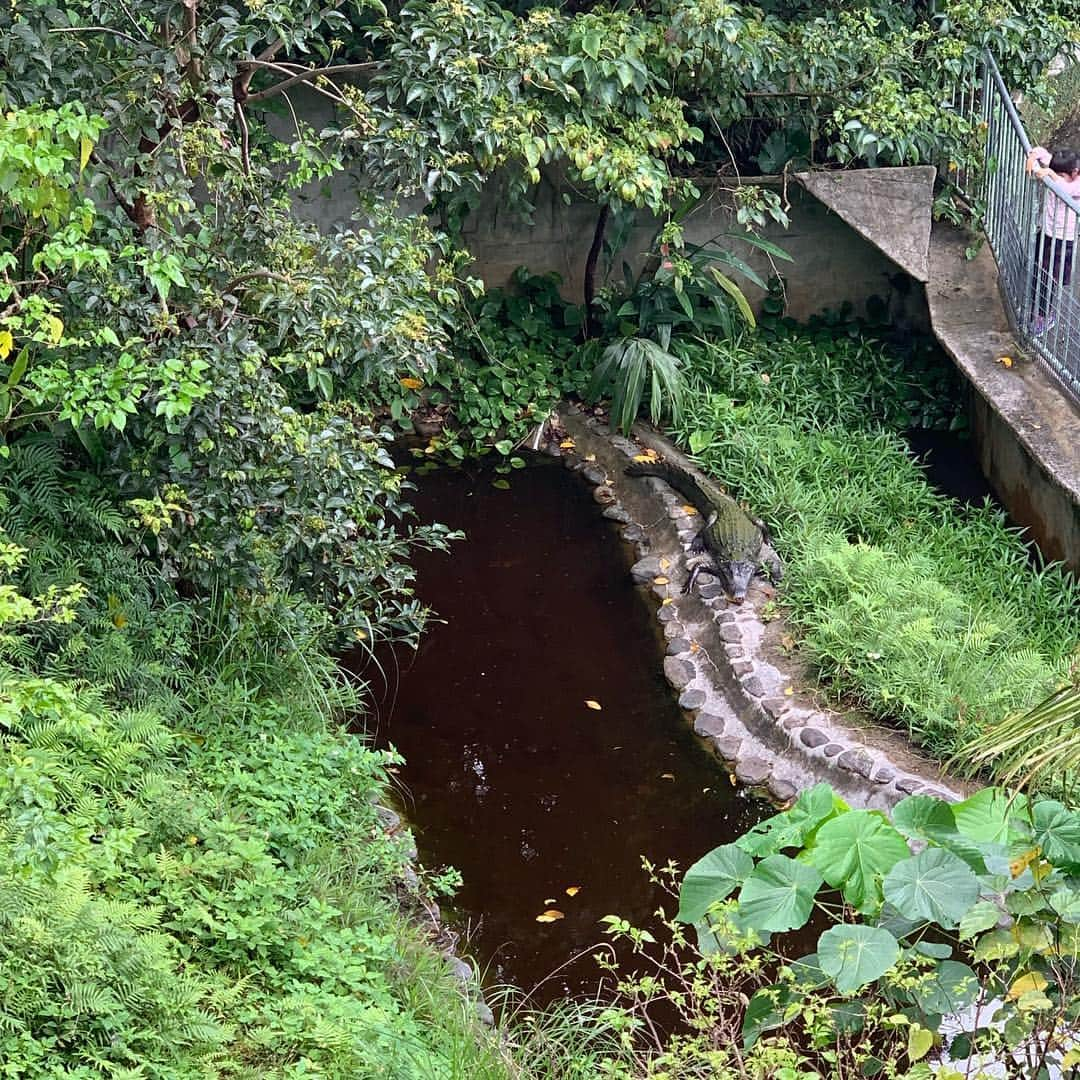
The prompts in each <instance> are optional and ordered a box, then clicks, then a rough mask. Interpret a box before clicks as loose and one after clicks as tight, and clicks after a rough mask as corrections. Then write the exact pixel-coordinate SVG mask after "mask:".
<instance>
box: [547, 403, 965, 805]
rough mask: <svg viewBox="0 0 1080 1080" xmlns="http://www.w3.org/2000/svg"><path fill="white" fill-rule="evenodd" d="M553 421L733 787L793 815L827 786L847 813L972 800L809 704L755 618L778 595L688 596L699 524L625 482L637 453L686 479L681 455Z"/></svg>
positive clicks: (570, 416)
mask: <svg viewBox="0 0 1080 1080" xmlns="http://www.w3.org/2000/svg"><path fill="white" fill-rule="evenodd" d="M553 421H554V423H555V425H556V427H557V428H558V429H560V430H561V431H563V432H565V437H563V436H560V437H559V438H556V439H554V440H552V441H550V442H548V443H547V445H546V447H545V452H546V453H547V454H549V455H551V456H556V457H561V458H563V460H564V462H565V464H566V466H567V468H571V469H574V470H576V471H579V472H580V473H581V475H582V476H583V477H584V479H585V480H586V481H587V482H588V483H589V484H591V485H592V487H593V497H594V499H595V500H596V501H597V503H598V504H600V505H601V506H603V507H604V510H603V511H602V513H603V517H605V518H607V519H608V520H610V521H613V522H616V523H617V524H619V525H622V526H623V528H622V538H623V539H624V540H625V541H627V542H628V543H630V544H632V545H634V547H635V549H636V552H637V557H638V558H637V562H636V563H634V565H633V567H632V568H631V573H632V574H633V576H634V579H635V580H636V581H637V582H638V583H639V584H641V585H643V586H649V587H651V589H652V592H653V594H654V596H656V598H657V599H658V600H659V602H660V604H659V607H658V608H657V610H656V618H657V620H658V621H659V622H660V624H661V626H662V630H663V635H664V638H665V639H666V640H667V655H666V656H665V658H664V675H665V676H666V678H667V681H668V682H669V683H670V684H671V686H672V688H673V689H674V690H675V692H676V693H678V695H679V699H678V700H679V705H680V706H681V707H682V708H683V709H684V710H685V711H686V712H687V713H688V714H690V716H691V717H692V718H693V725H694V731H695V732H696V733H697V734H698V735H699V736H701V737H702V738H703V739H704V740H705V741H706V742H707V743H708V744H709V745H710V747H711V748H712V749H713V751H714V752H715V753H716V754H717V756H718V757H720V758H721V759H722V760H723V761H724V762H725V763H726V764H727V765H729V766H730V767H731V769H732V770H733V772H734V775H735V778H736V779H737V780H738V781H739V782H740V783H742V784H744V785H746V786H748V787H754V788H760V789H764V790H766V791H767V792H768V793H769V795H770V796H771V797H772V798H773V799H774V800H775V801H777V802H779V803H788V802H790V801H791V800H792V799H794V798H795V796H796V795H797V794H798V793H799V792H800V791H802V790H803V789H805V788H807V787H811V786H812V785H813V784H815V783H817V782H819V781H822V780H824V781H826V782H828V783H829V784H830V785H832V787H833V788H834V789H835V790H836V792H837V793H838V794H839V795H840V796H841V797H842V798H844V799H846V800H847V801H848V802H850V803H852V804H853V805H858V806H862V807H876V808H879V809H890V808H891V807H892V806H894V805H895V804H896V803H897V802H899V801H900V800H901V799H903V798H905V797H906V796H908V795H911V794H914V793H916V792H918V793H920V794H923V795H933V796H936V797H938V798H943V799H949V800H958V799H961V798H963V797H964V796H965V795H966V794H968V793H969V791H970V786H969V785H967V784H964V783H962V782H960V781H957V780H956V779H955V778H951V777H946V776H944V774H943V773H942V772H941V770H940V769H938V768H937V767H936V766H935V765H934V764H933V763H932V762H929V761H927V760H926V759H924V758H920V757H918V756H917V754H916V753H915V752H914V750H913V749H912V747H911V746H910V744H908V743H907V740H906V739H904V738H903V736H901V735H900V734H899V733H897V732H892V731H887V730H884V729H880V728H872V727H870V726H869V725H867V726H866V727H865V728H860V727H858V726H855V724H854V723H853V720H852V718H851V717H845V716H844V715H842V714H840V713H838V712H835V711H832V710H829V709H825V708H823V707H822V706H821V705H820V704H819V703H817V702H815V701H814V700H813V698H812V696H811V694H810V693H809V692H808V690H807V689H806V688H805V687H801V686H800V683H799V679H800V676H799V675H798V674H797V673H794V672H793V671H792V670H791V669H790V668H789V670H784V669H783V668H782V667H781V666H778V665H780V664H783V658H782V655H780V653H781V651H780V650H778V649H771V648H769V647H768V642H767V628H766V622H765V621H764V620H763V619H762V617H761V611H762V607H763V605H764V604H765V603H767V602H768V601H769V600H770V599H771V598H772V596H773V595H775V590H774V589H773V588H772V587H771V586H769V585H767V584H766V583H765V582H763V581H761V580H760V579H755V581H754V583H753V585H752V586H751V588H750V591H749V594H748V596H747V599H746V601H745V602H744V603H743V604H741V605H735V604H731V603H729V602H728V600H727V599H726V597H725V596H724V592H723V589H722V588H721V587H720V585H719V584H718V583H715V582H714V580H713V579H712V578H710V577H704V578H701V579H699V582H698V584H697V585H696V586H695V589H694V592H693V593H692V594H689V595H683V593H682V587H683V583H684V582H685V580H686V574H687V566H686V559H687V557H688V556H690V543H691V541H692V539H693V537H694V534H695V533H696V532H697V530H698V529H699V528H700V526H701V518H700V516H698V515H697V514H692V513H690V512H688V510H687V509H686V508H685V503H686V500H685V499H684V498H683V497H682V496H681V495H679V494H677V493H675V492H673V491H672V489H671V488H670V487H668V485H667V484H666V483H665V482H664V481H662V480H659V479H657V478H654V477H648V478H633V477H629V476H626V475H625V474H624V471H623V470H624V469H625V468H626V466H627V465H628V464H629V463H630V462H631V460H632V459H633V457H634V456H635V455H637V454H640V453H641V452H642V449H643V448H645V449H652V450H654V451H656V453H658V454H659V455H660V456H661V457H663V458H665V459H666V460H668V461H671V462H673V463H675V464H678V465H681V466H682V467H684V468H689V469H691V470H693V469H694V466H693V464H692V463H691V462H690V461H689V459H688V458H687V457H686V456H685V455H684V454H682V453H681V452H680V451H678V450H677V449H676V448H675V447H674V446H672V445H671V444H670V443H669V442H668V441H667V440H666V439H664V438H663V437H662V436H660V435H659V434H657V433H656V432H655V431H653V430H651V429H649V428H646V427H645V426H643V425H640V424H638V425H635V427H634V430H633V434H634V437H635V439H636V440H637V442H634V441H631V440H630V439H627V438H624V437H623V436H621V435H616V434H612V433H611V432H610V431H609V429H608V427H607V426H606V424H604V423H602V422H601V421H600V420H598V419H597V418H595V417H593V416H589V415H588V414H587V413H586V412H585V411H583V410H581V409H579V408H578V407H577V406H574V405H565V406H563V407H562V408H561V410H560V411H559V412H558V413H557V415H556V416H555V417H553ZM770 621H772V622H779V621H780V620H770ZM791 667H792V668H793V667H794V665H791ZM803 681H804V682H805V679H804V680H803Z"/></svg>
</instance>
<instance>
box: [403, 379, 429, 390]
mask: <svg viewBox="0 0 1080 1080" xmlns="http://www.w3.org/2000/svg"><path fill="white" fill-rule="evenodd" d="M398 382H399V383H401V385H402V386H404V387H405V389H406V390H419V389H420V387H421V386H423V385H424V382H423V380H422V379H412V378H406V379H398Z"/></svg>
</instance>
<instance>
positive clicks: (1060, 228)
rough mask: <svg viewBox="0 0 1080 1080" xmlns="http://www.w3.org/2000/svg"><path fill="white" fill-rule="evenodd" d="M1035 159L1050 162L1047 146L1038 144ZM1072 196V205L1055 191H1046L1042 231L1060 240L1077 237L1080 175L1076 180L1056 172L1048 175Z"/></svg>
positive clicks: (1044, 162) (1042, 162) (1039, 161)
mask: <svg viewBox="0 0 1080 1080" xmlns="http://www.w3.org/2000/svg"><path fill="white" fill-rule="evenodd" d="M1031 152H1032V153H1033V154H1034V155H1035V160H1036V161H1038V163H1039V164H1040V165H1044V166H1048V165H1049V164H1050V156H1051V155H1050V151H1049V150H1047V149H1046V148H1045V147H1042V146H1036V147H1035V149H1034V150H1032V151H1031ZM1047 179H1048V180H1053V181H1054V182H1055V184H1056V185H1057V186H1058V187H1059V188H1061V189H1063V190H1064V191H1065V192H1066V193H1067V194H1068V195H1070V196H1071V197H1072V200H1073V204H1074V205H1072V206H1070V205H1069V204H1068V203H1067V202H1066V201H1065V200H1064V199H1062V198H1059V197H1058V195H1057V194H1056V193H1055V192H1053V191H1047V193H1046V207H1045V210H1044V211H1043V224H1042V231H1043V235H1044V236H1054V237H1056V238H1057V239H1059V240H1075V239H1076V213H1077V212H1076V207H1077V206H1080V176H1077V177H1076V179H1074V180H1069V179H1068V178H1067V177H1064V176H1058V175H1056V174H1054V175H1051V176H1049V177H1047Z"/></svg>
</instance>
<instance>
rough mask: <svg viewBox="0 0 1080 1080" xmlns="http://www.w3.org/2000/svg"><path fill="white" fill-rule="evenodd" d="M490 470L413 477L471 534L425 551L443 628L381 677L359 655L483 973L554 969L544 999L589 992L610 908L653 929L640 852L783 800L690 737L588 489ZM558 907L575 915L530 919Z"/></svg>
mask: <svg viewBox="0 0 1080 1080" xmlns="http://www.w3.org/2000/svg"><path fill="white" fill-rule="evenodd" d="M491 479H492V478H491V476H485V475H481V476H478V477H471V476H468V475H466V474H464V473H456V472H440V473H434V474H431V475H429V476H426V477H423V478H420V479H418V480H417V483H418V484H419V487H420V490H419V491H418V492H416V493H414V499H413V501H414V503H415V505H416V507H417V510H418V513H419V515H420V518H421V520H424V521H441V522H444V523H445V524H447V525H450V526H452V527H454V528H457V529H462V530H464V531H465V533H466V535H467V537H468V540H467V541H465V542H461V543H458V544H455V545H454V547H453V550H452V552H451V553H450V554H449V555H447V554H440V553H418V554H417V556H416V569H417V572H418V584H417V594H418V596H419V597H420V598H421V599H422V601H423V602H424V603H426V604H428V605H430V606H431V607H432V608H434V609H435V610H436V611H437V612H438V613H439V616H440V617H441V618H442V619H443V620H445V622H444V623H443V624H437V625H434V626H433V627H432V628H431V629H430V630H429V632H428V633H427V634H425V636H424V638H423V641H422V643H421V646H420V649H419V651H418V652H417V653H415V654H414V653H412V652H411V651H409V652H398V654H397V655H396V656H395V657H382V658H381V660H382V664H383V668H384V670H385V671H386V674H387V678H386V680H385V682H384V680H383V679H382V678H381V677H380V676H379V675H378V674H376V673H373V672H372V671H370V670H368V671H365V670H363V668H362V667H361V666H360V665H361V664H362V658H361V657H360V656H358V655H354V656H353V657H351V658H346V666H352V667H353V670H358V671H359V673H360V674H362V675H364V676H365V677H367V678H369V679H371V680H372V682H373V684H374V687H373V689H374V691H375V694H376V696H377V697H378V696H380V684H381V687H382V692H381V701H380V702H379V705H378V719H377V728H378V730H377V732H375V734H376V737H377V739H378V741H379V742H380V743H381V744H383V745H386V744H392V745H393V746H395V747H397V749H398V750H400V751H401V752H402V753H403V754H404V756H405V759H406V764H405V766H404V767H403V769H402V771H401V775H400V780H401V782H402V789H403V790H402V803H403V806H404V809H405V813H406V815H407V816H408V818H409V820H410V822H411V824H412V826H413V828H414V831H415V833H416V838H417V843H418V847H419V851H420V856H421V860H422V862H423V863H424V864H425V865H426V866H428V867H438V866H442V865H451V866H454V867H456V868H457V869H458V870H459V871H460V872H461V875H462V877H463V879H464V883H463V885H462V887H461V889H460V890H459V892H458V893H457V895H456V897H455V900H454V909H455V910H454V916H453V917H454V919H455V921H456V923H457V926H458V928H459V929H460V930H461V931H462V932H463V935H464V937H465V941H464V943H463V946H462V951H465V952H468V953H470V954H471V955H473V956H474V957H475V958H476V959H477V960H478V961H479V962H480V963H481V965H482V966H484V968H485V969H486V981H487V982H488V983H489V984H490V983H514V984H516V985H517V986H520V987H522V988H524V989H531V988H533V987H534V986H535V985H536V984H537V983H540V982H541V980H544V979H545V978H546V977H547V976H549V975H550V974H551V973H552V972H554V971H556V969H561V970H559V973H558V975H556V976H555V977H553V978H551V979H549V980H548V981H547V982H545V983H544V984H543V986H542V987H541V988H540V989H539V991H538V992H537V993H536V995H535V996H534V999H533V1000H535V1001H538V1002H543V1001H547V1000H550V999H552V998H555V997H559V996H563V995H565V994H567V993H571V992H588V991H590V990H595V988H596V986H597V983H598V981H599V972H598V969H597V968H596V966H595V964H594V962H593V961H592V959H591V957H590V956H589V955H588V950H590V947H591V946H593V945H595V944H596V943H597V942H600V941H602V940H604V937H603V927H602V926H601V924H600V919H601V918H602V917H603V916H605V915H608V914H619V915H622V916H624V917H626V918H628V919H629V920H630V921H631V922H633V923H635V924H636V925H639V926H642V925H649V924H651V923H652V922H653V921H654V915H653V913H654V911H655V909H656V907H657V905H658V904H659V903H660V902H661V901H662V899H663V897H662V896H661V895H660V894H659V893H658V892H657V891H656V890H654V889H653V888H652V887H650V885H649V882H648V880H647V878H646V876H645V875H644V874H643V872H642V869H641V857H642V856H646V857H648V858H649V859H650V860H653V861H655V862H658V863H663V862H666V861H667V860H669V859H674V860H677V861H678V863H679V864H680V865H681V866H682V867H683V868H685V867H686V866H688V865H689V864H690V863H691V862H693V861H694V860H695V859H697V858H699V857H700V856H701V855H703V854H704V853H705V852H706V851H708V850H709V849H710V848H712V847H713V846H715V845H717V844H720V843H724V842H727V841H730V840H732V839H734V838H735V837H736V836H738V835H739V834H740V833H742V832H744V831H745V830H746V829H748V828H749V827H750V826H751V825H753V824H754V823H755V822H756V821H758V820H760V819H761V818H762V817H764V816H767V815H768V814H769V813H771V810H770V808H769V807H768V806H767V804H765V803H763V802H761V801H758V800H756V799H753V798H750V797H747V796H746V795H745V794H744V793H741V792H739V791H737V790H735V789H734V788H733V787H732V785H731V782H730V780H729V777H728V774H727V773H726V772H725V771H724V769H723V768H722V766H721V765H720V764H719V762H717V761H716V759H715V758H713V757H712V756H711V755H710V754H709V753H708V752H707V751H706V750H705V749H704V748H703V747H702V746H701V744H700V743H699V742H698V741H697V739H696V738H695V736H694V735H693V734H692V732H691V731H690V730H689V728H688V726H687V724H686V721H685V719H684V717H683V715H682V713H681V711H680V710H679V708H678V706H677V704H676V702H675V701H674V699H673V696H672V693H671V691H670V689H669V688H668V686H667V684H666V682H665V680H664V677H663V671H662V663H661V656H662V649H661V648H660V647H659V645H658V643H657V640H656V634H655V624H654V621H653V616H652V613H651V611H650V610H649V608H648V601H647V600H646V598H644V597H643V596H642V594H641V593H640V592H639V591H638V590H636V589H635V588H634V587H633V585H632V583H631V581H630V577H629V574H628V573H627V562H628V560H627V555H626V552H625V549H624V548H623V545H622V543H621V541H620V540H619V539H618V538H617V536H616V535H615V534H614V532H613V531H612V530H611V529H610V528H609V527H607V526H606V524H601V521H600V519H599V516H598V513H597V507H596V504H595V503H594V502H593V501H592V499H591V496H590V494H589V492H588V490H587V489H586V488H585V486H584V484H583V483H582V482H581V481H580V480H579V479H578V478H577V477H576V476H573V475H572V474H570V473H569V472H568V471H567V470H565V469H562V468H560V467H557V466H552V465H547V466H537V467H533V468H529V469H526V470H523V471H521V472H517V473H515V474H513V475H512V476H511V478H510V483H511V487H510V490H499V489H497V488H495V487H493V486H492V483H491ZM350 660H351V661H352V663H351V664H350ZM353 665H355V666H353ZM386 683H389V685H386ZM587 700H593V701H596V702H598V703H599V704H600V706H601V708H600V710H599V711H596V710H594V709H590V708H589V707H588V706H587V705H586V701H587ZM573 886H579V887H580V891H579V892H578V893H577V894H576V895H574V896H569V895H567V893H566V890H567V889H568V888H570V887H573ZM552 900H554V901H555V903H554V904H552V902H551V901H552ZM551 907H554V908H556V909H557V910H559V911H561V912H563V913H564V915H565V917H564V918H563V919H561V920H557V921H554V922H551V923H547V924H542V923H538V922H536V916H537V915H538V914H540V913H542V912H543V911H544V910H545V909H547V908H551ZM583 951H584V952H585V953H586V955H585V956H584V958H583V959H579V960H577V961H576V962H574V963H572V964H570V965H569V966H566V967H563V965H566V964H567V961H569V960H570V959H571V958H572V957H574V956H576V955H577V954H579V953H582V952H583Z"/></svg>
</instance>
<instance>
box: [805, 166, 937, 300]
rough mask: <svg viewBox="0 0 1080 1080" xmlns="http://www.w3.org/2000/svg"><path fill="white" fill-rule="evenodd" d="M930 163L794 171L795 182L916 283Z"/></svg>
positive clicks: (925, 247)
mask: <svg viewBox="0 0 1080 1080" xmlns="http://www.w3.org/2000/svg"><path fill="white" fill-rule="evenodd" d="M936 176H937V169H935V168H934V166H933V165H915V166H910V167H905V168H895V169H857V170H854V171H851V172H848V171H833V172H829V171H824V170H819V171H816V172H802V173H796V174H795V179H796V180H798V181H799V183H800V184H802V185H803V187H805V188H806V190H807V191H809V192H810V194H811V195H814V196H815V197H816V198H817V199H819V200H820V201H821V202H822V203H824V204H825V206H827V207H828V208H829V209H830V210H832V211H834V212H835V213H837V214H839V215H840V217H842V218H843V219H844V220H845V221H846V222H847V223H848V224H849V225H850V226H851V227H852V228H854V229H855V230H856V231H857V232H858V233H859V234H860V235H861V236H864V237H865V238H866V239H867V240H869V241H870V243H871V244H873V245H874V246H875V247H876V248H879V249H880V250H881V251H883V252H884V253H885V254H886V255H888V256H889V258H890V259H892V261H893V262H894V263H896V264H897V266H899V267H901V268H902V269H904V270H906V271H907V272H908V273H909V274H910V275H911V276H912V277H913V278H915V280H916V281H926V280H927V278H928V277H929V275H930V225H931V218H930V208H931V206H932V204H933V196H934V178H935V177H936Z"/></svg>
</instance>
